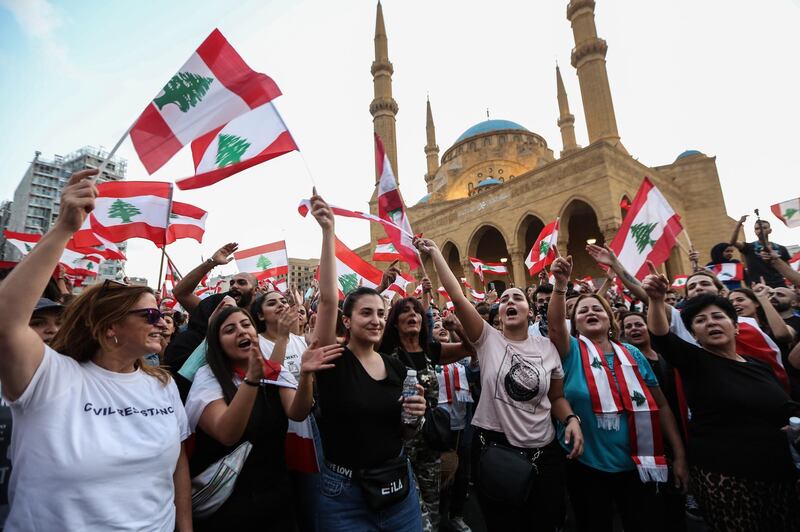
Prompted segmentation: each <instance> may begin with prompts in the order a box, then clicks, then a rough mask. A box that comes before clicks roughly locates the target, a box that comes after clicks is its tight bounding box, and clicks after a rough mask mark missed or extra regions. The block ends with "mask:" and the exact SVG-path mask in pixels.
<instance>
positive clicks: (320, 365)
mask: <svg viewBox="0 0 800 532" xmlns="http://www.w3.org/2000/svg"><path fill="white" fill-rule="evenodd" d="M343 352H344V346H342V345H339V344H331V345H326V346H323V347H319V342H318V341H317V340H316V339H315V340H314V341H313V342H312V343H311V345H309V346H308V349H306V350H305V352H303V356H302V358H301V359H300V374H301V375H302V374H308V373H314V372H316V371H322V370H326V369H331V368H332V367H334V364H333V361H334V360H336V359H337V358H339V357H340V356H342V353H343Z"/></svg>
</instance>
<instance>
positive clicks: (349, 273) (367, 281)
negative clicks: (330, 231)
mask: <svg viewBox="0 0 800 532" xmlns="http://www.w3.org/2000/svg"><path fill="white" fill-rule="evenodd" d="M382 278H383V272H382V271H380V270H379V269H378V268H376V267H375V266H373V265H372V264H370V263H368V262H367V261H365V260H364V259H362V258H361V257H359V256H358V255H357V254H356V253H355V252H354V251H353V250H351V249H350V248H348V247H347V246H346V245H345V244H344V243H343V242H342V241H341V240H339V239H338V238H337V239H336V284H337V285H338V288H339V299H342V300H343V299H344V297H345V296H346V295H347V294H348V293H349V292H352V291H353V290H355V289H356V288H358V287H359V286H368V287H370V288H377V287H378V285H380V284H381V279H382Z"/></svg>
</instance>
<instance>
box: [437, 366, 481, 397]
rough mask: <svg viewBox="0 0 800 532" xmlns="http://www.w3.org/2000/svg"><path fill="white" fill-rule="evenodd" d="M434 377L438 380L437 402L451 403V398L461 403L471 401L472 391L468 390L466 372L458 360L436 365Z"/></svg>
mask: <svg viewBox="0 0 800 532" xmlns="http://www.w3.org/2000/svg"><path fill="white" fill-rule="evenodd" d="M436 378H437V379H438V381H439V404H440V405H441V404H445V403H450V404H452V403H453V400H456V401H461V402H462V403H472V402H474V400H473V399H472V393H470V391H469V382H468V381H467V372H466V369H465V368H464V366H462V365H461V364H459V363H458V362H454V363H452V364H445V365H443V366H437V371H436Z"/></svg>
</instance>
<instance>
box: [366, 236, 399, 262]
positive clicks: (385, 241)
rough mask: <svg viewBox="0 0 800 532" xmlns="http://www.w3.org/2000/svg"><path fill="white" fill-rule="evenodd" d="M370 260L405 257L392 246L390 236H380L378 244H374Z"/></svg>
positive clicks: (381, 260)
mask: <svg viewBox="0 0 800 532" xmlns="http://www.w3.org/2000/svg"><path fill="white" fill-rule="evenodd" d="M372 260H373V261H375V262H392V261H395V260H405V259H404V258H403V256H402V255H401V254H400V253H399V252H398V251H397V248H395V247H394V244H392V239H391V238H382V239H380V240H378V245H377V246H375V252H374V253H373V254H372Z"/></svg>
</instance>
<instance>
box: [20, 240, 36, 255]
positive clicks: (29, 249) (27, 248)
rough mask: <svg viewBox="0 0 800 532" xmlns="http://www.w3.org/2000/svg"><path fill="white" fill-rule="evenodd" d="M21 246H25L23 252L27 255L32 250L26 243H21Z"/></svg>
mask: <svg viewBox="0 0 800 532" xmlns="http://www.w3.org/2000/svg"><path fill="white" fill-rule="evenodd" d="M22 245H23V246H25V251H27V252H28V253H30V252H31V250H32V249H33V246H31V245H30V244H28V243H27V242H23V243H22Z"/></svg>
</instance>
